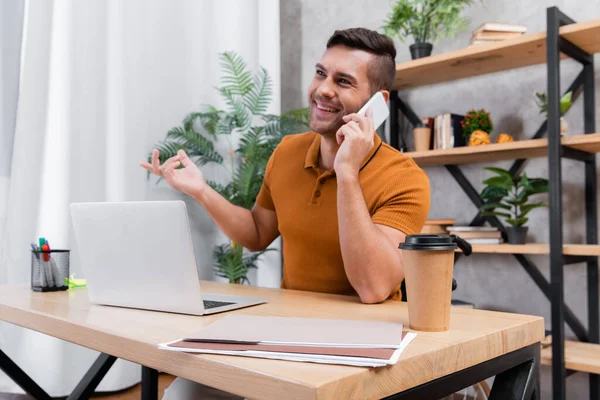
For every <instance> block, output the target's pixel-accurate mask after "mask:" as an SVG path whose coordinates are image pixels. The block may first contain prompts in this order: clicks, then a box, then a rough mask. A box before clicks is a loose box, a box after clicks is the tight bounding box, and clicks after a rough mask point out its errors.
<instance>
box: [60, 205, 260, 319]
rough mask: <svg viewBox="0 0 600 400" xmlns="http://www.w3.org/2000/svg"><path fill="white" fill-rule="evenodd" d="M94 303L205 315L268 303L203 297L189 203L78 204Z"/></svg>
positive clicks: (74, 211)
mask: <svg viewBox="0 0 600 400" xmlns="http://www.w3.org/2000/svg"><path fill="white" fill-rule="evenodd" d="M70 209H71V220H72V223H73V229H74V232H75V240H76V242H77V247H78V250H79V259H80V261H81V264H82V269H83V273H84V277H85V278H86V281H87V287H88V296H89V299H90V301H91V302H92V303H95V304H102V305H109V306H118V307H129V308H139V309H145V310H153V311H165V312H173V313H181V314H192V315H205V314H214V313H218V312H222V311H229V310H235V309H238V308H243V307H248V306H253V305H257V304H263V303H266V302H267V299H263V298H257V297H244V296H232V295H227V294H213V293H210V294H209V293H203V292H202V290H201V287H200V280H199V277H198V269H197V264H196V257H195V254H194V248H193V244H192V235H191V231H190V223H189V220H188V214H187V209H186V206H185V203H184V202H183V201H144V202H117V203H110V202H104V203H72V204H70Z"/></svg>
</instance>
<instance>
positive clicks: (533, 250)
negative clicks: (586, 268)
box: [473, 243, 600, 257]
mask: <svg viewBox="0 0 600 400" xmlns="http://www.w3.org/2000/svg"><path fill="white" fill-rule="evenodd" d="M473 253H496V254H540V255H547V254H550V246H549V245H547V244H543V243H531V244H474V245H473ZM563 254H564V255H569V256H597V257H600V245H598V244H565V245H563Z"/></svg>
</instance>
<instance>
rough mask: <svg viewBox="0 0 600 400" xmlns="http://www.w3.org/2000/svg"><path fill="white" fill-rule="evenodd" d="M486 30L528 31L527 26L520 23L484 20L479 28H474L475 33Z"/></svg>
mask: <svg viewBox="0 0 600 400" xmlns="http://www.w3.org/2000/svg"><path fill="white" fill-rule="evenodd" d="M485 31H492V32H519V33H525V32H527V27H526V26H525V25H518V24H505V23H500V22H484V23H483V24H481V25H479V26H478V27H477V28H475V29H474V30H473V34H476V33H479V32H485Z"/></svg>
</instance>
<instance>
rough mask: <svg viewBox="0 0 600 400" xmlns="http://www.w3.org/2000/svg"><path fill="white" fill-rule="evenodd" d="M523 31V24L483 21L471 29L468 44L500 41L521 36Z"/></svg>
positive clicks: (524, 28) (525, 29)
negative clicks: (471, 32)
mask: <svg viewBox="0 0 600 400" xmlns="http://www.w3.org/2000/svg"><path fill="white" fill-rule="evenodd" d="M525 32H527V27H526V26H525V25H514V24H503V23H498V22H485V23H483V24H481V25H480V26H479V27H478V28H476V29H474V30H473V36H471V42H470V44H471V45H474V44H484V43H495V42H501V41H503V40H507V39H513V38H516V37H519V36H522V35H523V34H524V33H525Z"/></svg>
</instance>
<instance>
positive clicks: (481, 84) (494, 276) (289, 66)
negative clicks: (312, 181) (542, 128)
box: [281, 0, 600, 398]
mask: <svg viewBox="0 0 600 400" xmlns="http://www.w3.org/2000/svg"><path fill="white" fill-rule="evenodd" d="M367 4H368V5H367ZM554 5H556V6H558V7H559V8H560V9H561V10H562V11H563V12H564V13H566V14H567V15H569V16H570V17H571V18H573V19H575V20H576V21H587V20H590V19H594V18H600V2H597V1H594V2H588V1H583V0H571V1H564V0H563V1H549V0H538V1H536V2H534V3H530V4H527V3H523V2H520V1H517V0H503V1H488V2H486V4H485V5H483V6H482V5H477V6H473V7H472V8H470V9H468V10H466V12H465V15H467V16H468V17H469V18H470V19H471V22H470V24H469V26H468V29H467V31H466V32H464V33H460V34H458V35H456V37H454V38H451V39H445V40H443V41H440V42H439V43H436V44H435V45H434V51H433V53H434V54H439V53H444V52H448V51H452V50H457V49H460V48H463V47H465V46H467V45H468V42H469V39H470V35H471V31H472V30H473V29H474V28H476V27H477V26H478V25H480V24H481V23H482V22H485V21H498V22H508V23H519V24H525V25H527V27H528V32H529V33H532V32H538V31H543V30H545V27H546V8H547V7H551V6H554ZM389 10H390V1H389V0H371V1H369V2H368V3H367V2H366V1H358V0H344V1H342V0H330V1H327V2H324V1H320V0H304V1H300V0H285V1H282V2H281V44H282V50H281V52H282V68H281V70H282V109H284V110H285V109H289V108H291V107H300V106H305V105H306V104H307V100H306V97H307V96H306V89H307V87H308V84H309V82H310V80H311V78H312V75H313V74H314V64H315V63H316V62H317V61H318V60H319V58H320V56H321V54H322V52H323V50H324V49H325V43H326V41H327V39H328V38H329V36H330V35H331V34H332V33H333V31H334V30H335V29H343V28H349V27H357V26H363V27H366V28H370V29H379V28H380V27H381V25H383V20H384V19H385V17H386V15H387V13H388V12H389ZM409 44H411V42H410V39H409V41H407V43H406V44H403V43H401V42H399V41H396V46H397V49H398V56H397V58H396V61H397V62H403V61H407V60H409V59H410V53H409V50H408V45H409ZM595 60H596V71H598V70H599V69H600V68H599V67H598V65H599V64H600V63H599V58H598V56H596V59H595ZM579 70H580V66H579V65H577V64H576V63H575V62H572V61H570V60H567V61H563V62H562V65H561V88H563V89H564V88H566V87H567V86H568V85H569V84H570V82H571V81H572V80H573V79H574V78H575V77H576V75H577V73H578V72H579ZM598 87H600V75H599V74H598V73H596V88H598ZM543 90H546V68H545V66H544V65H539V66H533V67H528V68H522V69H518V70H512V71H506V72H501V73H496V74H490V75H484V76H481V77H475V78H470V79H464V80H460V81H455V82H450V83H445V84H439V85H431V86H426V87H422V88H417V89H414V90H411V91H405V92H401V93H400V96H401V98H402V99H403V100H405V101H407V102H408V103H409V104H410V105H411V106H412V107H413V109H414V110H415V111H416V112H417V114H418V115H420V116H422V117H425V116H435V115H437V114H441V113H446V112H454V113H464V112H465V111H467V110H469V109H471V108H473V107H477V108H485V109H487V110H489V111H490V112H491V116H492V119H493V121H494V124H495V126H496V132H508V133H510V134H512V135H513V136H514V137H515V138H516V139H526V138H528V137H530V136H532V135H533V133H534V132H535V130H536V129H537V128H538V126H539V124H540V123H541V122H542V120H543V117H542V116H541V115H540V114H539V112H538V109H537V107H536V105H535V103H534V102H533V93H534V91H543ZM598 91H599V90H598V89H597V90H596V93H598ZM582 110H583V108H582V98H581V99H580V100H578V102H577V103H576V104H575V105H574V106H573V108H572V109H571V110H570V111H569V113H568V115H567V117H566V119H567V122H568V124H569V133H570V134H575V133H582V132H583V119H582V112H583V111H582ZM596 115H597V116H598V117H597V118H596V121H597V123H598V122H600V99H598V95H596ZM597 126H598V125H597ZM599 129H600V127H597V129H596V131H597V132H598V131H600V130H599ZM510 164H511V162H500V163H495V164H494V165H496V166H501V167H504V168H508V167H509V166H510ZM487 165H488V164H477V165H470V166H465V167H464V168H463V172H464V173H465V175H466V176H467V177H468V178H469V180H470V181H471V182H472V183H473V185H474V186H475V188H476V189H478V190H480V189H481V188H482V185H481V183H480V182H481V181H482V180H483V179H485V178H486V177H488V176H489V175H488V173H487V172H486V171H484V170H483V167H484V166H487ZM525 171H526V173H527V175H528V176H531V177H548V165H547V160H546V159H537V160H532V161H530V162H529V164H528V165H527V167H526V169H525ZM426 172H427V174H428V175H429V178H430V180H431V188H432V199H431V200H432V203H431V211H430V214H429V217H430V218H442V217H451V218H456V220H457V223H468V222H469V221H470V220H471V219H472V217H473V216H474V215H475V214H476V212H477V210H476V208H475V206H473V205H472V203H471V202H470V200H469V199H468V197H467V196H466V195H465V194H464V193H463V191H462V190H461V188H460V187H459V186H458V184H457V183H456V182H455V181H454V180H453V179H452V177H451V176H450V175H449V173H448V172H447V171H446V170H445V169H444V168H443V167H427V168H426ZM583 182H584V174H583V167H582V166H581V165H580V164H579V163H577V162H573V161H569V160H565V161H563V190H564V194H563V218H564V225H565V226H564V240H565V242H566V243H583V242H584V240H585V218H584V214H583V205H584V203H583V196H584V191H583ZM540 199H544V200H546V198H544V196H540ZM530 215H531V218H530V222H529V225H530V233H529V236H528V241H529V242H537V243H547V242H548V238H549V232H548V214H547V212H546V211H545V210H543V209H540V210H535V211H533V212H532V213H531V214H530ZM531 260H532V261H533V262H535V263H536V265H537V266H538V267H539V268H540V270H541V271H542V272H543V273H544V274H545V275H546V277H548V257H531ZM455 277H456V279H457V280H458V289H457V290H456V292H455V297H456V298H460V299H463V300H467V301H471V302H473V303H475V304H476V307H478V308H485V309H494V310H503V311H510V312H518V313H525V314H534V315H540V316H543V317H544V318H545V319H546V328H547V329H550V303H549V301H548V300H547V299H546V297H545V296H544V295H543V293H542V292H541V291H540V290H539V289H538V287H537V286H536V285H535V284H534V283H533V281H532V280H531V279H530V278H529V276H528V275H527V274H526V273H525V272H524V270H523V268H522V267H521V266H520V265H519V264H518V263H517V261H516V260H515V259H514V257H512V256H510V255H474V256H472V257H470V258H468V259H467V258H463V259H461V260H460V262H459V263H458V264H457V266H456V272H455ZM586 282H587V281H586V273H585V265H583V264H581V265H569V266H567V267H565V299H566V302H567V304H568V305H569V306H570V307H571V308H572V309H573V310H574V312H575V313H576V314H577V315H578V316H579V318H580V319H581V320H582V322H583V323H584V324H585V325H586V326H587V321H586V319H587V317H586V315H587V298H586ZM567 334H568V335H572V332H571V331H570V330H567ZM542 380H543V381H542V385H543V391H544V393H543V398H551V376H550V369H549V368H544V369H543V372H542ZM567 389H568V398H586V397H588V388H587V375H586V374H581V373H578V374H575V375H573V376H571V377H569V378H568V380H567Z"/></svg>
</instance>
